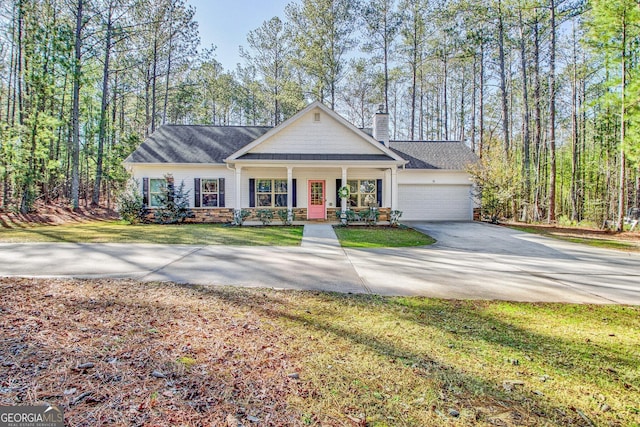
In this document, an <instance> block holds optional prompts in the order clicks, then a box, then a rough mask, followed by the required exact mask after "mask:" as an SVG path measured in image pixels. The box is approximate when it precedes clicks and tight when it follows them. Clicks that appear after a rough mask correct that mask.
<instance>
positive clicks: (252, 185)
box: [249, 178, 256, 208]
mask: <svg viewBox="0 0 640 427" xmlns="http://www.w3.org/2000/svg"><path fill="white" fill-rule="evenodd" d="M249 207H250V208H255V207H256V180H255V179H253V178H249Z"/></svg>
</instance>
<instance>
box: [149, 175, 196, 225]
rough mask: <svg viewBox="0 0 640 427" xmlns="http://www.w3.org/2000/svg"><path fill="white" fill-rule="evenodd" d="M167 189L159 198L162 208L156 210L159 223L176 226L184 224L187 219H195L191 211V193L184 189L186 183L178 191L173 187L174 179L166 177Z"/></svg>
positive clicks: (181, 184)
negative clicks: (180, 223)
mask: <svg viewBox="0 0 640 427" xmlns="http://www.w3.org/2000/svg"><path fill="white" fill-rule="evenodd" d="M165 179H166V180H167V187H166V188H165V190H164V192H163V193H162V194H161V195H160V197H159V202H160V207H158V208H157V209H156V210H155V213H154V216H155V220H156V222H157V223H160V224H176V223H179V222H184V220H185V219H187V218H193V216H194V215H193V212H192V211H191V209H189V192H188V191H185V189H184V181H182V182H181V183H180V186H179V187H178V189H177V190H176V189H175V186H174V185H173V177H172V176H171V175H165Z"/></svg>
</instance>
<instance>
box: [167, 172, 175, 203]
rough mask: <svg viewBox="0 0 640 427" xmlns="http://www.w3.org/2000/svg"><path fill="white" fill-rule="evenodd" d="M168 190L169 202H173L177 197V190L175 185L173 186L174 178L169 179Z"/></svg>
mask: <svg viewBox="0 0 640 427" xmlns="http://www.w3.org/2000/svg"><path fill="white" fill-rule="evenodd" d="M167 190H168V193H169V201H170V202H173V200H174V198H175V195H176V188H175V185H174V184H173V177H172V176H171V177H167Z"/></svg>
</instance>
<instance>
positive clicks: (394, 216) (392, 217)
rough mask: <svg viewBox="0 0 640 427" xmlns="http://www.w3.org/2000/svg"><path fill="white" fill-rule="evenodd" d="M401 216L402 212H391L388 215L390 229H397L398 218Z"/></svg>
mask: <svg viewBox="0 0 640 427" xmlns="http://www.w3.org/2000/svg"><path fill="white" fill-rule="evenodd" d="M401 216H402V211H398V210H393V211H391V212H390V213H389V225H390V226H392V227H397V226H398V225H400V217H401Z"/></svg>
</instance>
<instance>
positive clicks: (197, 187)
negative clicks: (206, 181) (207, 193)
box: [193, 178, 200, 208]
mask: <svg viewBox="0 0 640 427" xmlns="http://www.w3.org/2000/svg"><path fill="white" fill-rule="evenodd" d="M193 194H194V197H195V200H194V202H195V203H194V204H193V206H194V207H196V208H199V207H200V178H194V180H193Z"/></svg>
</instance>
